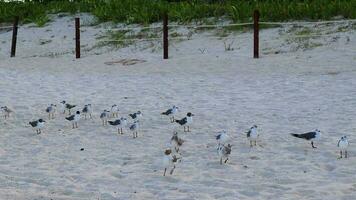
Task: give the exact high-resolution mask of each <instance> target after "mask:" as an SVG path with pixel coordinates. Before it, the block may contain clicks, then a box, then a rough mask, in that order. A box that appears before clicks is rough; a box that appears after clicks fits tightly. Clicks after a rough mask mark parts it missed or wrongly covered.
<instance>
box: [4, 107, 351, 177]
mask: <svg viewBox="0 0 356 200" xmlns="http://www.w3.org/2000/svg"><path fill="white" fill-rule="evenodd" d="M76 107H77V106H76V105H72V104H69V103H67V102H66V101H62V102H60V103H59V106H58V108H57V105H56V104H50V105H49V106H48V107H47V108H46V109H45V112H46V113H47V114H48V119H49V120H50V119H54V117H55V113H56V112H58V113H62V114H66V112H67V113H68V116H66V117H65V119H66V120H68V121H69V122H71V123H72V128H73V129H76V128H78V122H79V121H80V120H81V119H82V118H83V117H84V119H87V117H89V118H90V119H92V113H93V109H92V106H91V104H86V105H84V107H83V109H81V111H80V110H77V111H75V113H74V114H72V109H74V108H76ZM0 109H1V112H2V114H3V117H4V118H5V120H6V119H8V118H9V117H10V114H11V113H13V110H12V109H10V108H9V107H7V106H2V107H0ZM178 111H179V108H178V107H177V106H173V107H172V108H169V109H167V110H166V111H164V112H162V113H161V115H165V116H168V117H169V119H170V122H171V123H178V124H179V125H180V126H183V130H184V132H190V126H191V124H192V123H193V116H194V114H192V113H191V112H188V113H187V115H186V116H185V117H184V118H182V119H176V114H177V113H178ZM129 117H130V118H131V119H132V120H133V122H132V123H131V124H128V120H127V118H125V117H120V118H119V107H118V106H117V105H116V104H114V105H112V106H111V108H110V109H109V110H104V111H103V112H102V113H101V114H100V119H101V121H102V125H103V126H106V125H107V124H109V125H111V126H114V127H116V128H117V131H118V132H117V133H118V134H124V130H125V129H126V128H128V129H129V130H130V131H131V132H132V135H133V138H137V137H138V130H139V124H140V119H141V118H142V117H143V115H142V112H141V111H137V112H134V113H132V114H129ZM111 118H116V119H115V120H109V119H111ZM45 123H46V121H45V120H43V119H38V120H35V121H31V122H29V124H30V125H31V127H32V128H33V129H34V130H35V131H36V133H37V134H41V133H42V129H43V128H44V127H45ZM291 135H292V136H294V137H296V138H301V139H304V140H307V141H310V142H311V146H312V148H317V147H315V146H314V142H315V141H317V140H319V139H320V138H321V132H320V130H318V129H316V130H315V131H311V132H307V133H302V134H295V133H291ZM246 137H247V139H248V141H249V143H250V147H251V148H252V147H254V146H257V140H258V137H259V133H258V130H257V126H256V125H253V126H252V127H251V128H250V129H249V130H248V131H247V132H246ZM215 139H216V141H217V154H218V156H219V159H220V164H223V163H227V161H228V160H229V156H230V154H231V148H232V145H231V144H230V143H229V142H230V141H231V138H230V136H229V135H228V133H227V132H226V131H225V130H223V131H221V132H219V133H218V134H217V135H216V136H215ZM184 142H185V141H184V140H183V139H182V138H180V137H179V136H178V132H176V131H175V132H174V133H173V136H172V137H171V139H170V143H169V144H167V148H166V149H165V151H164V157H163V166H164V173H163V176H165V175H166V172H167V170H168V169H170V174H171V175H172V174H173V172H174V170H175V168H176V164H177V163H178V162H180V161H181V159H182V157H181V153H180V148H181V146H182V145H183V144H184ZM348 146H349V142H348V139H347V136H342V137H341V138H340V140H339V141H338V143H337V147H338V148H339V150H340V157H339V158H343V156H344V158H347V156H348V154H347V148H348Z"/></svg>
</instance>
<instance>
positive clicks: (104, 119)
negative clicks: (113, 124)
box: [100, 110, 109, 126]
mask: <svg viewBox="0 0 356 200" xmlns="http://www.w3.org/2000/svg"><path fill="white" fill-rule="evenodd" d="M108 115H109V111H108V110H104V111H103V112H102V113H101V114H100V119H101V121H102V122H103V126H105V125H107V124H108V117H109V116H108Z"/></svg>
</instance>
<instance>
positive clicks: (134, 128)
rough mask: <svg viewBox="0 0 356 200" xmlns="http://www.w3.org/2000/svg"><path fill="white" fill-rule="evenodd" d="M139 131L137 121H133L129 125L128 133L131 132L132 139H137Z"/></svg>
mask: <svg viewBox="0 0 356 200" xmlns="http://www.w3.org/2000/svg"><path fill="white" fill-rule="evenodd" d="M138 129H139V121H138V120H136V121H134V123H133V124H131V125H130V131H131V132H132V135H133V138H137V136H138Z"/></svg>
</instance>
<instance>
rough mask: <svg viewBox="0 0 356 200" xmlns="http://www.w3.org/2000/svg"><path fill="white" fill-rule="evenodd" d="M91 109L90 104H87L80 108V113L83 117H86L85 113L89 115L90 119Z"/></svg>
mask: <svg viewBox="0 0 356 200" xmlns="http://www.w3.org/2000/svg"><path fill="white" fill-rule="evenodd" d="M92 113H93V110H92V108H91V104H87V105H85V106H84V108H83V110H82V114H83V115H84V119H87V115H89V117H90V119H92V115H91V114H92Z"/></svg>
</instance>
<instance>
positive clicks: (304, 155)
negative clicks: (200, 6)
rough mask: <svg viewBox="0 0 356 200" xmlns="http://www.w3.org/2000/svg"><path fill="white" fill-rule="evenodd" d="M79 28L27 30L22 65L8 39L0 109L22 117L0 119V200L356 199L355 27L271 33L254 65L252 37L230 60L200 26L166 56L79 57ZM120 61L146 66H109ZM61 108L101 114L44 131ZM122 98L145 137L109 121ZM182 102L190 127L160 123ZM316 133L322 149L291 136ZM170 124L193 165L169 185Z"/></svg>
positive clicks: (0, 71)
mask: <svg viewBox="0 0 356 200" xmlns="http://www.w3.org/2000/svg"><path fill="white" fill-rule="evenodd" d="M69 26H72V21H71V20H70V18H68V17H64V18H60V19H57V20H56V21H55V22H53V23H51V24H50V25H49V26H46V27H44V28H34V27H29V26H28V25H27V26H25V27H24V28H21V29H20V30H19V43H18V50H17V57H15V58H8V54H9V49H10V48H9V45H10V40H9V39H10V38H11V32H5V33H4V32H2V33H1V34H0V44H1V50H0V77H1V78H0V87H1V91H0V105H8V106H10V107H11V108H13V109H14V111H15V114H14V115H13V116H12V117H11V119H10V120H8V121H4V120H3V119H1V120H0V124H1V126H0V133H1V134H0V199H56V200H57V199H83V200H84V199H105V200H106V199H206V200H208V199H254V200H258V199H313V200H314V199H320V200H328V199H330V200H334V199H343V200H348V199H350V200H352V199H355V196H356V182H355V180H356V167H355V166H356V159H355V158H356V157H355V155H356V151H355V146H354V142H353V141H356V140H355V139H354V137H355V133H356V110H355V108H356V99H355V96H356V89H355V88H356V79H355V77H356V49H355V46H356V34H355V29H352V28H350V29H347V30H346V31H345V32H337V31H334V32H332V33H331V36H330V37H329V38H327V39H316V40H315V41H316V42H320V43H321V46H318V47H316V48H311V49H303V48H297V45H296V43H291V44H287V43H286V42H285V41H284V40H283V39H282V38H278V34H279V32H283V31H284V30H285V29H278V28H276V29H268V30H263V31H261V40H262V41H261V46H262V48H261V49H262V50H261V58H260V59H252V58H251V56H252V34H251V33H250V32H248V33H243V34H236V36H235V42H234V45H233V47H234V48H235V50H234V51H228V52H226V51H224V44H223V40H217V39H208V38H207V36H209V35H211V32H202V33H198V34H194V35H193V37H192V38H193V39H192V40H189V41H185V42H178V43H173V44H171V46H170V56H171V58H170V59H169V60H162V59H161V57H162V55H161V54H162V53H161V50H160V47H158V48H157V47H153V48H148V49H146V50H142V49H141V48H140V47H141V46H140V45H142V44H138V45H136V46H135V45H133V46H130V47H127V48H123V49H120V50H115V51H108V49H107V48H101V49H100V48H99V49H94V50H92V51H87V52H84V53H83V54H84V55H83V58H82V59H79V60H75V59H74V55H73V53H72V51H73V45H74V42H73V40H72V37H73V30H72V29H69V28H70V27H69ZM334 28H335V27H331V28H330V27H317V29H318V30H320V31H322V32H323V33H324V32H327V31H329V30H330V29H334ZM83 29H85V30H86V31H84V32H83V33H82V38H83V42H82V44H83V45H86V44H87V45H88V47H90V46H91V45H94V44H95V40H93V39H92V38H95V36H94V35H95V34H97V33H99V32H100V30H101V29H100V28H96V27H85V28H83ZM46 30H47V31H46ZM48 30H49V31H48ZM51 35H55V37H54V38H51ZM64 35H66V38H67V39H63V37H64ZM229 37H232V35H230V36H229ZM333 37H338V39H336V40H335V41H333V39H332V38H333ZM39 39H51V40H52V41H51V42H50V43H48V44H44V45H39V43H38V42H39ZM276 39H277V41H274V42H272V40H276ZM1 41H6V43H4V44H3V43H1ZM313 41H314V40H313ZM155 44H159V43H155ZM143 46H144V45H143ZM198 48H200V49H204V48H205V49H206V50H205V52H204V53H203V54H202V53H201V52H200V51H199V50H198ZM152 49H156V50H154V51H152ZM277 51H278V52H279V54H274V52H277ZM48 52H51V54H48ZM54 54H56V55H58V56H54V57H53V56H48V55H54ZM95 54H99V55H95ZM34 55H37V57H34ZM120 59H142V60H146V61H147V62H144V63H140V64H136V65H130V66H123V65H121V64H114V65H106V64H104V63H105V62H110V61H119V60H120ZM62 100H67V101H68V102H69V103H73V104H77V105H80V107H82V106H84V104H87V103H91V104H92V105H93V109H94V111H95V119H94V120H93V121H90V120H87V121H82V122H80V123H79V128H78V129H76V130H71V124H70V123H69V122H67V121H65V120H64V116H62V115H61V116H58V115H57V116H56V119H55V120H51V121H49V122H48V123H47V127H46V128H45V130H44V131H43V133H42V134H41V135H36V134H35V132H34V131H33V130H32V129H31V128H30V127H29V125H27V123H28V121H30V120H35V119H38V118H40V117H43V118H45V119H46V120H47V115H46V113H44V109H45V108H46V106H48V105H49V104H50V103H58V102H60V101H62ZM114 103H116V104H118V105H119V107H120V108H121V110H122V112H121V113H120V114H121V115H127V114H128V113H130V112H134V111H137V110H141V111H142V112H143V113H144V119H143V120H142V121H143V124H142V127H141V131H140V132H139V137H138V138H137V139H135V140H134V139H132V138H131V137H132V136H131V135H130V134H128V133H127V132H126V134H125V135H123V136H121V135H117V132H116V130H115V129H114V128H113V127H109V126H108V127H102V126H101V122H100V120H99V118H98V115H99V113H100V111H102V110H103V109H106V108H109V106H111V105H112V104H114ZM172 105H177V106H179V107H180V109H181V113H180V114H179V115H180V116H182V117H183V116H184V115H185V113H186V112H187V111H191V112H193V113H194V114H195V119H194V125H193V127H192V132H191V133H183V132H182V128H180V127H178V126H177V125H172V124H170V123H169V119H168V118H165V117H162V116H160V115H159V113H160V112H162V111H164V110H165V109H167V108H168V107H170V106H172ZM253 124H257V125H258V126H259V129H260V133H261V138H260V141H259V144H260V146H258V147H257V148H253V149H250V147H249V144H248V142H247V140H246V138H245V136H244V135H243V134H242V133H243V132H244V131H246V130H247V129H248V128H249V127H250V126H252V125H253ZM315 128H318V129H320V130H321V131H322V133H323V139H322V140H321V141H320V142H318V143H316V146H317V147H318V149H312V148H311V146H310V144H309V143H308V142H306V141H303V140H300V139H297V138H292V137H291V136H289V135H288V134H289V133H291V132H298V133H299V132H305V131H311V130H314V129H315ZM222 129H226V130H228V133H229V134H230V135H231V136H232V137H233V141H232V145H233V147H232V155H231V158H230V161H229V162H228V164H226V165H219V158H218V156H217V154H216V141H215V138H214V136H215V134H216V132H218V131H220V130H222ZM173 130H179V131H180V136H181V137H182V138H183V139H184V140H186V143H185V144H184V145H183V147H182V148H181V150H182V155H183V160H182V162H181V163H180V164H179V165H178V167H177V169H176V171H175V174H174V175H173V176H167V177H163V176H162V173H163V169H162V168H161V167H160V161H161V159H162V156H163V150H164V148H165V146H166V143H167V142H168V141H169V139H170V137H171V135H172V132H173ZM342 135H347V136H348V137H349V138H350V140H351V141H350V146H351V147H350V149H349V154H350V158H349V159H342V160H338V159H337V157H338V150H337V148H336V144H337V140H338V139H339V138H340V137H341V136H342ZM81 148H85V150H84V151H80V149H81Z"/></svg>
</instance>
